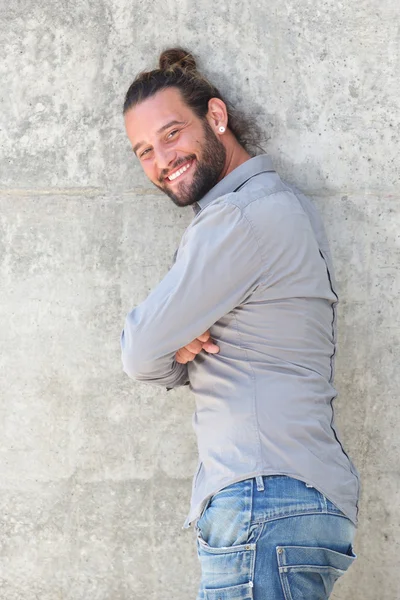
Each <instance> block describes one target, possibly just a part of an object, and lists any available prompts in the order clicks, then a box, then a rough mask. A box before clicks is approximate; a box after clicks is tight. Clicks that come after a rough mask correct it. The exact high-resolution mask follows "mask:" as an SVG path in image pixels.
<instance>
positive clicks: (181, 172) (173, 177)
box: [165, 159, 194, 183]
mask: <svg viewBox="0 0 400 600" xmlns="http://www.w3.org/2000/svg"><path fill="white" fill-rule="evenodd" d="M193 163H194V159H191V160H188V161H187V162H185V163H184V164H183V165H181V166H180V167H179V168H178V169H175V171H172V173H170V174H169V175H167V177H165V181H167V182H168V183H175V181H180V180H181V179H182V178H183V177H184V176H185V173H187V172H188V171H190V169H191V168H192V165H193Z"/></svg>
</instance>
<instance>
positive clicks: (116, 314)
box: [0, 0, 400, 600]
mask: <svg viewBox="0 0 400 600" xmlns="http://www.w3.org/2000/svg"><path fill="white" fill-rule="evenodd" d="M399 17H400V9H399V4H398V0H379V1H378V0H357V2H343V1H342V2H340V1H339V0H324V1H320V2H318V1H317V0H286V1H285V2H282V1H281V0H270V1H269V2H261V1H259V0H251V1H250V2H246V3H242V2H238V1H236V0H230V2H228V0H222V1H221V2H219V3H218V4H215V3H214V2H211V0H199V1H198V2H197V3H192V2H188V0H179V1H174V0H152V1H149V0H130V1H128V0H97V1H96V2H95V1H94V0H87V1H84V0H81V1H76V2H73V1H72V0H51V1H50V0H48V1H47V2H46V1H43V0H39V1H33V0H24V1H22V0H13V1H12V2H7V1H6V0H1V2H0V47H1V49H2V57H1V61H0V288H1V294H0V345H1V346H0V349H1V352H0V400H1V404H0V411H1V413H0V414H1V437H0V451H1V452H0V598H1V600H22V599H23V600H34V599H39V600H58V599H64V600H83V599H85V600H87V599H90V600H127V599H135V600H160V599H161V598H174V599H177V600H188V599H190V598H193V599H194V598H195V593H196V588H197V583H198V577H199V569H198V561H197V557H196V554H195V546H194V536H193V533H192V531H186V530H183V529H182V524H183V521H184V518H185V516H186V511H187V509H188V502H189V495H190V485H191V476H192V473H193V470H194V467H195V463H196V445H195V440H194V437H193V433H192V430H191V413H192V411H193V408H194V403H193V398H192V397H191V395H190V392H189V391H188V390H187V389H183V390H180V391H175V392H170V393H168V394H167V393H164V392H162V391H161V392H160V391H159V390H157V389H156V388H152V387H150V386H149V387H147V386H145V385H140V384H136V383H134V382H132V381H130V380H129V379H128V378H127V377H126V376H124V375H123V373H122V370H121V363H120V350H119V335H120V331H121V328H122V325H123V318H124V315H125V314H126V312H127V311H128V310H129V309H130V308H131V307H133V306H134V305H135V304H136V303H138V302H140V301H141V300H142V299H144V298H145V297H146V295H147V293H148V292H149V290H150V289H151V288H152V287H153V286H154V285H156V284H157V282H158V281H159V280H160V279H161V278H162V276H163V274H164V273H165V272H166V270H167V268H168V266H169V264H170V260H171V257H172V255H173V252H174V250H175V247H176V245H177V243H178V241H179V239H180V236H181V234H182V232H183V230H184V228H185V226H186V225H187V223H188V222H189V220H190V218H191V212H190V209H189V211H188V210H187V209H186V210H184V211H180V210H179V209H177V208H175V207H174V206H173V205H172V203H171V202H170V201H169V200H168V199H167V198H166V197H163V196H162V195H160V194H158V193H157V192H156V190H155V188H153V187H152V186H151V184H149V183H148V182H147V181H146V179H145V177H144V176H143V174H142V173H141V172H140V169H139V167H138V166H137V165H136V164H135V163H134V159H133V156H132V153H131V151H130V148H129V144H128V142H127V140H126V139H125V134H124V130H123V120H122V117H121V105H122V101H123V97H124V93H125V91H126V89H127V87H128V85H129V84H130V82H131V80H132V79H133V77H134V75H135V74H136V73H137V72H138V71H139V70H142V69H144V68H146V67H153V66H155V63H156V59H157V56H158V53H159V51H160V50H161V49H163V48H165V47H166V46H168V45H174V44H177V43H179V44H182V45H184V46H187V47H188V48H189V49H192V51H194V52H195V54H196V55H197V57H198V59H199V66H200V67H201V68H202V69H203V70H204V72H205V73H206V74H207V75H208V76H210V77H211V78H213V79H214V81H215V82H216V83H217V84H218V85H219V86H220V88H221V89H222V90H223V91H224V92H225V93H226V94H227V95H228V97H229V98H230V99H231V100H232V101H233V102H234V103H236V105H237V106H238V107H240V108H242V109H244V110H245V111H247V112H249V113H251V114H252V115H254V116H256V118H257V119H258V122H259V123H260V125H261V126H262V127H263V129H264V131H265V132H266V134H267V135H268V136H269V137H270V140H269V141H268V143H267V144H266V149H267V151H268V152H269V154H270V155H271V156H272V158H273V160H274V163H275V166H276V167H277V169H278V171H279V172H280V173H281V175H282V176H283V177H284V178H286V179H287V180H288V181H290V182H294V183H296V184H297V185H298V186H299V187H300V188H301V189H302V190H303V191H305V192H306V193H308V194H309V195H310V196H311V197H312V198H313V199H314V201H315V202H316V204H317V206H318V207H319V209H320V211H321V212H322V215H323V217H324V221H325V224H326V227H327V231H328V235H329V239H330V241H331V245H332V251H333V255H334V259H335V265H336V270H337V279H338V282H339V286H340V292H341V305H340V316H339V353H338V363H337V379H336V383H337V388H338V390H339V393H340V396H339V398H338V400H337V403H336V408H337V414H338V423H339V428H340V430H341V434H342V438H343V440H344V443H345V447H346V449H347V450H348V452H349V453H350V455H351V456H352V458H353V460H354V461H355V463H356V465H357V466H358V468H359V470H360V472H361V475H362V480H363V494H362V502H361V513H360V527H359V530H358V536H357V540H356V552H357V554H358V555H359V558H358V560H357V561H356V563H355V565H354V567H352V569H351V570H350V571H349V573H348V574H347V575H346V576H345V577H344V578H343V579H342V580H341V581H340V582H339V584H338V585H337V587H336V589H335V592H334V594H333V598H334V599H336V600H376V598H379V599H380V600H398V599H400V569H399V568H398V567H399V560H398V558H397V557H398V554H399V551H400V469H399V458H400V449H399V424H400V412H399V394H398V390H399V373H398V363H399V356H400V352H399V350H400V349H399V344H400V342H399V328H400V327H399V294H400V279H399V258H400V237H399V233H400V227H399V226H400V215H399V208H398V207H399V199H400V183H399V165H398V142H399V136H400V131H399V114H400V113H399V97H400V79H399V69H400V51H399V40H400V34H399V31H400V30H399V22H400V21H399Z"/></svg>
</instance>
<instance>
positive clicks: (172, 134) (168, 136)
mask: <svg viewBox="0 0 400 600" xmlns="http://www.w3.org/2000/svg"><path fill="white" fill-rule="evenodd" d="M178 131H179V130H178V129H174V130H173V131H170V132H169V134H168V135H167V140H169V139H170V138H171V137H173V136H174V135H175V134H176V133H178Z"/></svg>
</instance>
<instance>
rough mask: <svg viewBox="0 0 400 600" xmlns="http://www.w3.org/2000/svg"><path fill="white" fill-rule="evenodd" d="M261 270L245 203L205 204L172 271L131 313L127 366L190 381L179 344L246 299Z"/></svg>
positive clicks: (171, 383)
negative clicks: (181, 361) (244, 211)
mask: <svg viewBox="0 0 400 600" xmlns="http://www.w3.org/2000/svg"><path fill="white" fill-rule="evenodd" d="M261 273H262V261H261V257H260V253H259V251H258V244H257V240H256V238H255V235H254V232H253V229H252V226H251V224H250V223H249V221H248V220H247V219H246V217H245V215H243V214H242V211H241V210H240V208H239V207H237V206H236V205H234V204H231V203H229V202H226V201H217V202H214V203H213V204H211V205H209V206H208V207H206V208H205V209H203V211H201V212H200V213H199V214H198V215H197V217H196V218H195V219H194V221H193V222H192V224H191V225H190V226H189V227H188V229H187V230H186V232H185V234H184V236H183V238H182V242H181V245H180V247H179V251H178V255H177V259H176V262H175V263H174V265H173V266H172V268H171V269H170V271H169V272H168V273H167V274H166V276H165V277H164V279H163V280H162V281H161V282H160V283H159V285H158V286H157V287H156V288H155V289H154V290H153V291H152V292H151V293H150V295H149V296H148V297H147V299H146V300H145V301H144V302H142V303H141V304H140V305H139V306H137V307H136V308H134V309H133V310H132V311H131V312H130V313H129V314H128V316H127V317H126V320H125V326H124V330H123V332H122V338H121V346H122V362H123V366H124V371H125V372H126V373H127V374H128V375H129V376H130V377H132V378H134V379H137V380H139V381H147V382H150V383H154V384H159V385H162V386H167V387H175V386H177V385H184V384H185V383H187V381H188V375H187V368H186V365H181V364H179V363H177V362H176V361H175V353H176V352H177V350H179V348H182V347H183V346H185V345H186V344H188V343H190V342H191V341H192V340H194V339H195V338H196V337H198V336H199V335H201V334H202V333H204V332H205V331H206V330H207V329H209V328H210V327H211V326H212V325H214V323H216V322H217V321H218V319H220V318H221V317H222V316H224V315H226V314H227V313H229V312H230V311H231V310H232V309H233V308H235V307H236V306H238V305H239V304H241V303H242V302H244V300H245V299H246V297H248V296H249V295H250V294H251V293H252V292H253V291H254V289H255V288H256V287H257V285H258V283H259V280H260V277H261Z"/></svg>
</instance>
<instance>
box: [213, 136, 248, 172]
mask: <svg viewBox="0 0 400 600" xmlns="http://www.w3.org/2000/svg"><path fill="white" fill-rule="evenodd" d="M229 134H230V135H229ZM229 134H228V136H226V143H225V144H224V146H225V150H226V160H225V165H224V168H223V170H222V173H221V176H220V178H219V181H221V179H223V178H224V177H226V176H227V175H229V173H230V172H231V171H233V170H234V169H236V168H237V167H239V166H240V165H242V164H243V163H244V162H246V161H247V160H249V159H250V158H251V156H250V154H249V153H248V152H246V150H245V149H244V148H243V146H241V145H240V144H239V142H238V141H237V140H236V138H235V137H234V135H233V134H231V133H230V132H229ZM224 141H225V140H224Z"/></svg>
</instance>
